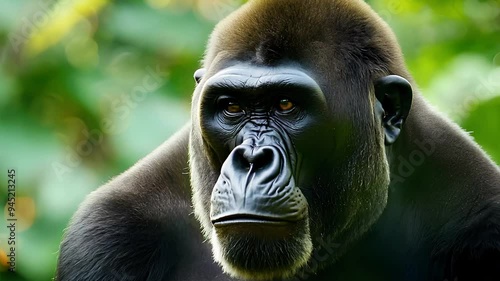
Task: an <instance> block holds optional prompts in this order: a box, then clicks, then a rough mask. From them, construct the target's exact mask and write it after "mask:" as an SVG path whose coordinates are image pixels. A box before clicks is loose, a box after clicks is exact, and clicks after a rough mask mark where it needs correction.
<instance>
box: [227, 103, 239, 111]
mask: <svg viewBox="0 0 500 281" xmlns="http://www.w3.org/2000/svg"><path fill="white" fill-rule="evenodd" d="M226 111H227V112H228V113H240V112H242V111H243V110H242V109H241V106H240V105H239V104H237V103H236V102H228V103H227V106H226Z"/></svg>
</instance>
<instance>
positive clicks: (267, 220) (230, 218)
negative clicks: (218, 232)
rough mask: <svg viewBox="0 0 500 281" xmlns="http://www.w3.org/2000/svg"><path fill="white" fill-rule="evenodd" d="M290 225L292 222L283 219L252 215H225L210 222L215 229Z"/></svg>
mask: <svg viewBox="0 0 500 281" xmlns="http://www.w3.org/2000/svg"><path fill="white" fill-rule="evenodd" d="M292 223H294V221H290V220H286V219H283V218H276V217H270V216H263V215H254V214H234V215H225V216H222V217H219V218H215V219H213V220H212V224H213V225H214V226H215V227H223V226H230V225H235V224H265V225H276V226H285V225H289V224H292Z"/></svg>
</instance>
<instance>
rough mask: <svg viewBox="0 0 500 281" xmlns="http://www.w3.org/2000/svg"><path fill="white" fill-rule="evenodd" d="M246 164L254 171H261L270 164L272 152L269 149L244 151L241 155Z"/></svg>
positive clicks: (257, 148) (254, 148)
mask: <svg viewBox="0 0 500 281" xmlns="http://www.w3.org/2000/svg"><path fill="white" fill-rule="evenodd" d="M242 156H243V157H242V158H244V160H245V162H246V163H247V164H246V165H248V166H252V167H253V168H254V169H262V168H264V167H266V166H267V165H269V164H271V162H272V160H273V150H272V149H271V148H269V147H252V148H248V149H245V150H244V151H243V155H242Z"/></svg>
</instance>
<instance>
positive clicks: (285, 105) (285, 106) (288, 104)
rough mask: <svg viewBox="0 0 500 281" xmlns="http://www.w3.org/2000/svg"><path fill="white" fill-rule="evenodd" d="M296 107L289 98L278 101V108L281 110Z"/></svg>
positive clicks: (284, 110)
mask: <svg viewBox="0 0 500 281" xmlns="http://www.w3.org/2000/svg"><path fill="white" fill-rule="evenodd" d="M294 107H295V104H293V102H292V101H290V100H289V99H281V100H280V101H279V103H278V110H279V111H281V112H286V111H290V110H292V109H293V108H294Z"/></svg>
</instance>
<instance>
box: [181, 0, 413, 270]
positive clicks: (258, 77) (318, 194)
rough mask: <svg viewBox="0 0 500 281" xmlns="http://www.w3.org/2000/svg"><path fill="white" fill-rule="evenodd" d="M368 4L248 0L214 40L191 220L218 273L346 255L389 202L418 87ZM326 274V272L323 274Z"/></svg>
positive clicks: (198, 132) (200, 102)
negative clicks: (330, 246)
mask: <svg viewBox="0 0 500 281" xmlns="http://www.w3.org/2000/svg"><path fill="white" fill-rule="evenodd" d="M400 76H404V77H409V75H408V74H407V73H406V70H405V68H404V64H403V61H402V56H401V51H400V50H399V47H398V46H397V43H396V41H395V39H394V36H393V34H392V33H391V32H390V30H389V29H388V28H387V27H386V25H385V24H384V23H383V22H382V20H381V19H380V18H379V17H378V16H376V15H375V13H374V12H373V11H372V10H371V9H370V8H369V7H368V6H367V5H366V4H365V3H364V2H362V1H352V0H315V1H302V0H287V1H285V0H273V1H269V0H267V1H265V0H253V1H250V2H249V3H248V4H246V5H245V6H244V7H242V8H241V9H240V10H238V11H237V12H235V13H233V14H232V15H231V16H229V17H228V18H227V19H225V20H224V21H222V22H221V23H220V24H219V25H218V26H217V28H216V29H215V31H214V33H213V34H212V36H211V40H210V43H209V46H208V50H207V53H206V57H205V60H204V65H203V69H202V70H200V71H197V72H196V74H195V78H196V80H197V82H198V85H197V88H196V91H195V94H194V97H193V108H192V112H193V115H192V122H193V123H192V124H193V125H192V129H191V137H190V151H189V153H190V169H191V184H192V188H193V194H194V195H193V204H194V206H195V215H196V217H197V218H198V220H199V221H200V222H201V224H202V228H203V231H204V234H205V235H206V237H207V239H210V241H211V244H212V247H213V253H214V257H215V259H216V261H217V262H219V263H220V264H221V265H222V267H223V268H224V270H225V271H226V272H228V273H229V274H231V275H233V276H236V277H240V278H248V279H249V278H252V279H265V280H268V279H273V278H285V277H287V276H289V275H291V274H294V273H295V272H296V271H297V270H299V269H301V268H306V267H307V266H311V265H310V261H311V253H312V252H313V250H314V249H315V248H317V247H319V245H318V243H319V242H318V241H320V240H322V239H328V240H331V241H335V242H336V243H337V244H338V247H337V248H336V250H335V252H333V253H332V254H331V256H330V257H329V260H330V261H331V260H335V259H338V258H339V257H340V256H341V255H342V253H343V252H345V251H346V249H348V247H349V245H350V244H352V242H353V241H355V240H356V239H357V238H359V237H360V236H361V235H362V234H363V233H364V232H365V231H367V229H368V228H369V227H370V226H371V225H372V224H373V223H374V222H375V221H376V220H377V219H378V217H379V216H380V214H381V213H382V211H383V210H384V207H385V205H386V202H387V194H388V185H389V181H390V179H389V168H388V167H389V166H388V162H387V158H386V146H387V145H389V144H391V143H393V142H394V140H395V139H396V137H397V136H398V134H399V132H400V129H401V127H402V124H403V122H404V120H405V119H406V117H407V116H408V114H409V110H410V106H411V100H412V90H411V86H410V84H409V82H407V81H406V80H405V79H403V78H401V77H400ZM320 266H322V265H320Z"/></svg>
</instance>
